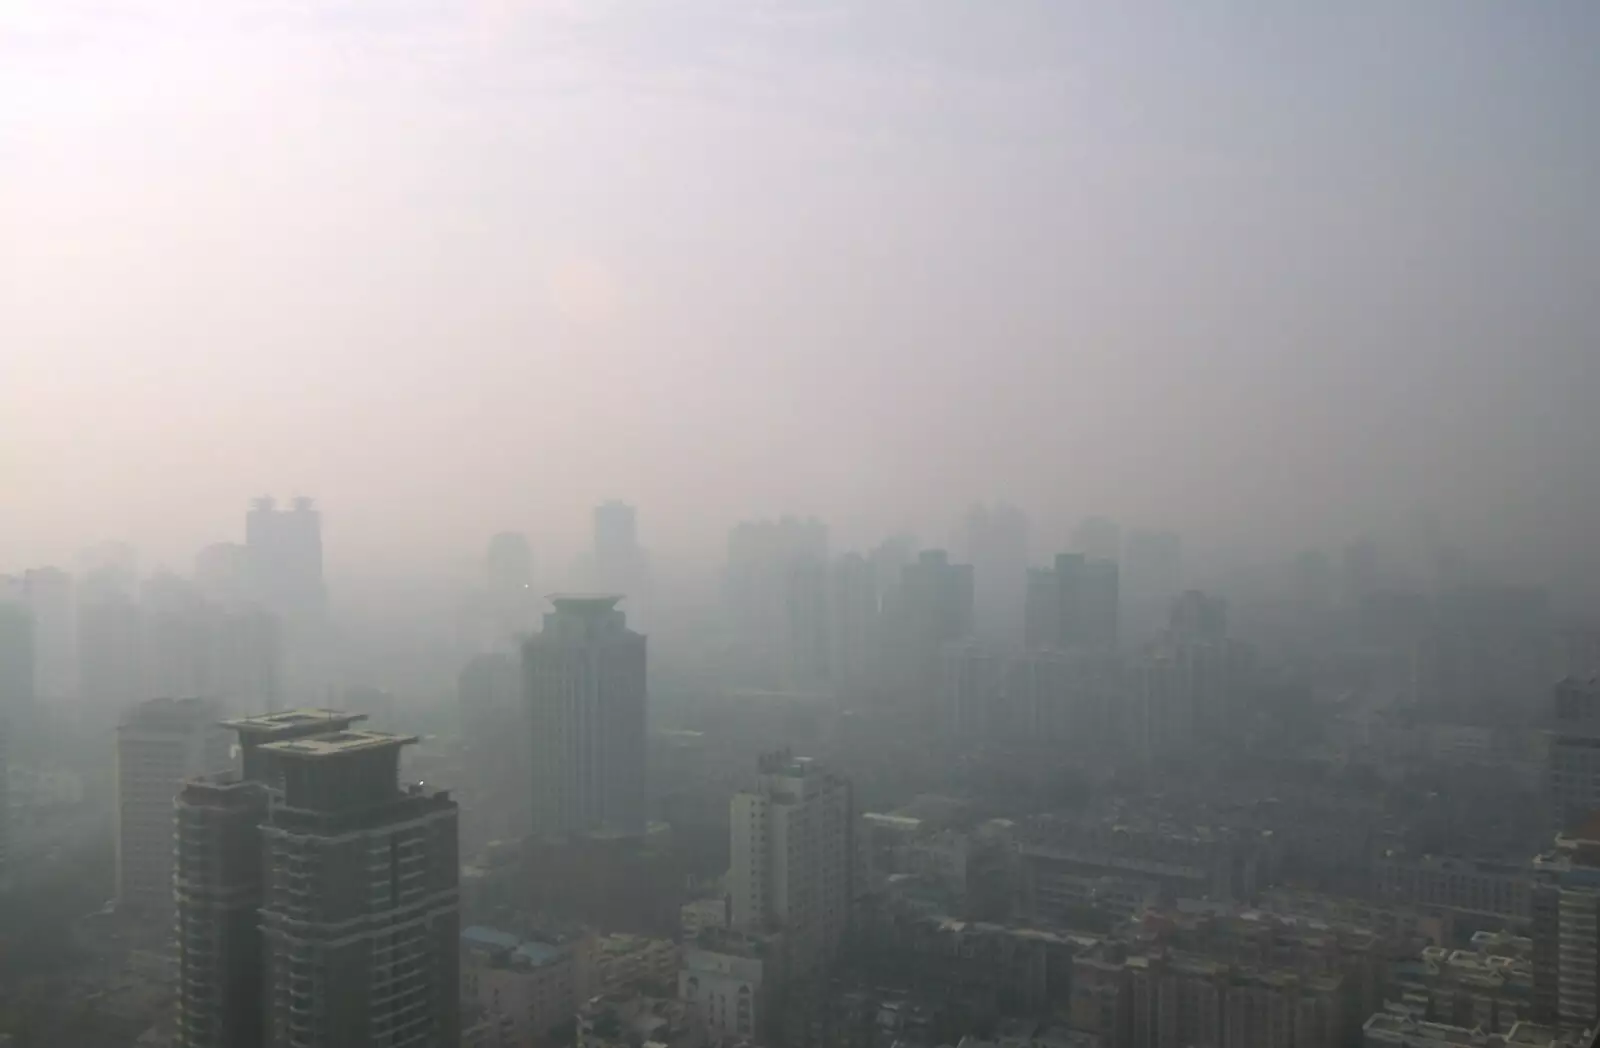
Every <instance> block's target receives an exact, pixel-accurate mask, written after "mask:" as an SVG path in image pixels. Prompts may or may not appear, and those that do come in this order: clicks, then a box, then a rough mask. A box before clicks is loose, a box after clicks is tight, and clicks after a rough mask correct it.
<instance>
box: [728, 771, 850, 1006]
mask: <svg viewBox="0 0 1600 1048" xmlns="http://www.w3.org/2000/svg"><path fill="white" fill-rule="evenodd" d="M759 773H760V774H759V781H758V784H757V786H756V788H755V789H754V790H749V791H743V792H740V793H738V794H736V795H735V796H734V798H733V802H732V805H731V807H730V845H731V851H732V867H731V870H730V878H729V880H730V885H729V887H730V891H731V895H732V909H731V913H732V922H731V923H732V927H733V928H734V929H735V930H737V931H741V932H745V933H748V934H761V933H766V932H782V933H783V936H784V940H785V946H786V950H787V953H788V961H789V967H790V970H791V971H793V972H794V973H796V974H798V975H805V974H809V973H813V972H816V971H818V970H819V969H821V968H822V967H824V966H825V965H826V964H827V963H828V962H829V961H831V960H832V959H833V957H834V956H835V954H836V953H837V952H838V949H839V946H840V943H841V942H842V941H843V939H844V934H845V930H846V928H847V926H848V922H849V912H850V901H851V899H852V897H853V892H852V885H853V880H854V874H855V858H856V857H855V850H854V821H855V820H854V816H853V814H852V806H853V801H852V797H851V789H850V784H849V782H848V781H846V780H845V779H842V778H840V777H839V776H836V775H832V774H830V773H828V772H826V771H824V770H823V769H822V768H820V767H818V766H817V765H815V764H814V763H812V762H811V761H809V760H806V759H804V758H798V759H797V758H795V757H793V756H792V755H791V754H789V753H788V752H779V753H771V754H767V755H765V756H763V757H762V758H761V760H760V763H759Z"/></svg>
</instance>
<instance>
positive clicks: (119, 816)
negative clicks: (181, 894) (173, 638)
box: [114, 698, 228, 924]
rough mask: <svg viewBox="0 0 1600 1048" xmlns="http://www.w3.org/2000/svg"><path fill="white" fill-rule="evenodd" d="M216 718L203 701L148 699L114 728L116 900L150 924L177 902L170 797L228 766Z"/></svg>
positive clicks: (215, 711)
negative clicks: (187, 783) (194, 779)
mask: <svg viewBox="0 0 1600 1048" xmlns="http://www.w3.org/2000/svg"><path fill="white" fill-rule="evenodd" d="M218 716H219V711H218V709H217V707H216V706H215V704H213V703H212V702H210V701H208V700H205V699H168V698H163V699H151V700H149V701H147V702H143V703H140V704H139V705H138V706H136V707H134V708H133V709H132V710H131V711H129V713H128V715H127V717H126V719H124V721H123V722H122V724H121V726H120V727H118V728H117V748H116V786H117V797H116V810H115V813H114V814H115V819H116V845H117V903H118V905H119V906H122V907H125V908H127V909H130V910H133V911H135V912H139V913H143V914H145V915H147V916H148V917H149V918H150V919H151V921H152V923H153V924H154V923H160V922H161V921H163V920H164V919H166V918H167V917H168V916H170V913H171V907H172V868H173V867H172V862H173V847H172V833H173V821H172V820H173V814H172V812H173V802H174V801H175V800H176V798H177V796H178V792H179V791H180V790H181V789H182V788H183V783H184V781H185V780H186V779H189V778H192V777H194V776H196V775H203V774H205V773H207V772H214V771H220V770H223V769H226V768H227V767H228V739H227V736H226V734H225V733H224V732H223V731H222V730H221V729H220V728H219V726H218V724H217V718H218Z"/></svg>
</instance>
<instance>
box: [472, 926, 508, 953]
mask: <svg viewBox="0 0 1600 1048" xmlns="http://www.w3.org/2000/svg"><path fill="white" fill-rule="evenodd" d="M461 941H462V942H463V943H466V944H467V945H468V946H478V947H483V948H487V949H491V950H515V949H516V948H517V947H518V946H519V945H520V944H521V942H522V940H521V939H518V938H517V937H516V936H515V935H512V934H511V933H510V932H502V931H497V930H495V929H494V928H485V927H484V926H483V925H481V924H474V925H470V926H468V927H466V928H463V929H461Z"/></svg>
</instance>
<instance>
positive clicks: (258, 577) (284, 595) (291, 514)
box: [245, 497, 328, 694]
mask: <svg viewBox="0 0 1600 1048" xmlns="http://www.w3.org/2000/svg"><path fill="white" fill-rule="evenodd" d="M245 565H246V576H247V582H248V590H249V593H250V596H251V598H252V599H253V600H254V601H255V602H256V603H257V604H258V605H259V606H260V607H262V608H265V609H266V610H267V611H269V612H271V613H272V614H273V615H275V616H276V617H277V618H278V620H279V622H280V623H281V625H282V631H283V638H284V664H285V672H284V676H285V685H284V689H285V691H286V692H289V693H291V694H296V693H298V694H315V693H320V692H321V691H322V690H323V689H324V688H325V687H326V686H327V683H328V681H327V658H328V652H327V650H326V645H327V636H326V632H327V612H328V591H327V585H326V583H325V582H324V580H323V573H322V514H321V512H319V511H318V510H317V508H316V504H315V503H314V502H313V501H312V500H311V499H309V498H305V497H299V498H296V499H294V501H293V502H292V503H291V504H290V506H289V508H288V509H279V508H278V506H277V504H276V503H275V502H274V501H273V500H272V499H271V498H266V497H263V498H258V499H256V500H255V501H254V502H252V503H251V505H250V511H249V513H248V514H247V515H246V517H245Z"/></svg>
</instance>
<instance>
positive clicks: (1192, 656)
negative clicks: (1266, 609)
mask: <svg viewBox="0 0 1600 1048" xmlns="http://www.w3.org/2000/svg"><path fill="white" fill-rule="evenodd" d="M1249 666H1250V649H1249V648H1248V647H1247V646H1246V645H1244V644H1243V643H1241V642H1239V641H1235V640H1230V639H1229V637H1228V607H1227V603H1226V602H1225V601H1223V600H1222V599H1221V598H1220V597H1213V596H1209V595H1207V594H1205V593H1202V592H1201V591H1199V590H1190V591H1188V592H1187V593H1185V594H1183V596H1181V597H1179V598H1178V599H1177V600H1176V601H1174V602H1173V606H1172V614H1171V619H1170V623H1169V625H1168V628H1167V631H1166V634H1165V636H1163V637H1162V638H1161V639H1160V640H1159V641H1158V642H1157V643H1155V644H1154V645H1152V646H1151V647H1150V648H1148V649H1146V650H1145V651H1142V652H1140V654H1139V655H1138V657H1137V658H1135V659H1133V660H1132V664H1131V667H1130V675H1129V679H1130V684H1131V695H1130V699H1131V703H1130V705H1131V707H1132V709H1131V712H1132V715H1133V718H1134V727H1135V742H1136V745H1137V747H1138V748H1139V749H1140V750H1141V751H1142V752H1143V754H1144V756H1145V758H1146V759H1153V758H1155V757H1157V756H1160V755H1163V754H1166V753H1171V752H1174V751H1178V750H1182V749H1184V748H1186V747H1188V746H1192V745H1193V743H1194V741H1195V739H1196V737H1216V736H1219V735H1221V734H1223V733H1225V732H1227V731H1229V730H1230V729H1231V726H1232V724H1233V713H1234V712H1235V709H1236V705H1235V704H1236V702H1237V698H1238V693H1239V691H1240V688H1241V685H1242V682H1243V680H1244V678H1245V676H1246V674H1247V673H1248V671H1249Z"/></svg>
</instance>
